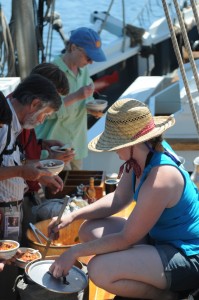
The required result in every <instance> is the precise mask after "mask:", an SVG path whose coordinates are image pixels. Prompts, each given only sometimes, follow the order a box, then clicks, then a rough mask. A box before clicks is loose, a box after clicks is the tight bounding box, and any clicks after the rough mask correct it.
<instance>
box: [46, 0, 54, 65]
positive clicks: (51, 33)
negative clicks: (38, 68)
mask: <svg viewBox="0 0 199 300" xmlns="http://www.w3.org/2000/svg"><path fill="white" fill-rule="evenodd" d="M54 15H55V0H52V5H51V13H50V22H49V28H48V35H47V43H46V54H45V57H46V58H47V56H48V57H49V61H50V60H51V55H52V40H53V21H54ZM46 17H47V14H46ZM49 41H50V46H49ZM49 49H50V50H49ZM48 51H49V53H48Z"/></svg>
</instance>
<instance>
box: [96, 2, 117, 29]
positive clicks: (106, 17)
mask: <svg viewBox="0 0 199 300" xmlns="http://www.w3.org/2000/svg"><path fill="white" fill-rule="evenodd" d="M113 2H114V0H111V3H110V4H109V8H108V10H107V12H106V16H105V18H104V21H103V22H102V24H101V26H100V29H99V31H98V34H100V33H101V32H102V30H103V28H104V25H105V24H106V21H107V19H108V16H109V14H110V10H111V7H112V5H113Z"/></svg>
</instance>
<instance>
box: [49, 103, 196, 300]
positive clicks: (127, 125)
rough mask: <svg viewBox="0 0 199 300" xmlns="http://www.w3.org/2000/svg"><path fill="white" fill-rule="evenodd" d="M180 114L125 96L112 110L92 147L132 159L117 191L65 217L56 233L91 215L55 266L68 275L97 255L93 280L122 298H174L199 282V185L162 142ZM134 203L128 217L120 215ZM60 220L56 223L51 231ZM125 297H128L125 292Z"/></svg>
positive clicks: (91, 272) (92, 268) (57, 272)
mask: <svg viewBox="0 0 199 300" xmlns="http://www.w3.org/2000/svg"><path fill="white" fill-rule="evenodd" d="M174 123H175V120H174V118H173V116H159V117H152V115H151V113H150V110H149V109H148V107H147V106H146V105H145V104H143V103H142V102H140V101H137V100H134V99H120V100H118V101H116V102H115V103H114V104H113V105H112V106H111V107H110V108H109V110H108V113H107V116H106V125H105V130H104V132H103V133H102V134H100V135H99V136H97V137H96V138H94V139H93V140H92V141H91V142H90V143H89V149H90V150H92V151H98V152H102V151H116V153H117V154H118V156H119V158H120V159H121V160H124V161H125V163H124V164H123V165H122V166H121V168H120V174H119V176H121V179H120V182H119V184H118V187H117V189H116V191H115V192H114V193H111V194H107V195H106V196H104V197H103V198H102V199H100V200H98V201H96V202H95V203H93V204H90V205H88V206H86V207H84V208H82V209H80V210H77V211H74V212H72V213H71V214H70V215H66V216H65V217H64V218H63V219H62V222H61V223H60V224H59V225H58V226H57V227H55V228H54V229H53V230H54V232H56V231H58V230H59V229H60V228H62V227H65V226H67V225H68V224H70V223H72V222H73V221H74V220H78V219H86V220H87V221H86V222H84V224H83V225H82V227H81V228H80V232H79V236H80V240H81V241H82V242H81V243H80V244H78V245H75V246H73V247H71V248H70V250H69V251H67V252H65V253H63V254H62V255H61V256H60V257H59V258H58V259H57V260H56V261H55V262H54V263H53V264H52V266H51V267H50V272H51V273H52V274H53V276H55V277H59V276H61V275H62V274H67V272H68V270H69V269H70V267H71V266H72V264H73V263H74V261H75V259H78V258H79V257H81V256H89V255H94V257H93V258H92V259H91V260H90V262H89V264H88V274H89V277H90V278H91V280H92V281H93V282H94V283H95V284H96V285H98V286H100V287H101V288H103V289H105V290H107V291H109V292H111V293H113V294H116V295H118V296H116V299H127V298H133V299H156V300H172V299H173V300H175V299H179V295H180V294H183V293H184V292H186V293H189V292H190V291H192V290H194V289H197V288H198V287H199V201H198V200H199V199H198V189H197V187H196V186H195V185H194V183H193V182H192V181H191V179H190V176H189V173H188V172H187V171H186V170H185V169H184V168H183V167H182V166H181V163H180V160H179V157H178V156H177V155H176V154H175V153H174V152H173V150H172V149H171V147H170V146H169V145H168V144H167V143H166V141H163V138H162V134H163V133H164V131H165V130H167V129H168V128H170V127H171V126H173V125H174ZM133 200H135V201H136V205H135V208H134V209H133V211H132V213H131V214H130V216H129V217H128V219H124V218H119V217H116V216H113V215H114V214H115V213H117V212H119V211H121V210H122V209H123V208H125V207H126V206H127V205H129V204H130V203H131V202H132V201H133ZM54 224H55V219H54V220H52V222H51V223H50V224H49V232H51V229H52V227H53V226H54ZM120 296H121V297H124V298H121V297H120Z"/></svg>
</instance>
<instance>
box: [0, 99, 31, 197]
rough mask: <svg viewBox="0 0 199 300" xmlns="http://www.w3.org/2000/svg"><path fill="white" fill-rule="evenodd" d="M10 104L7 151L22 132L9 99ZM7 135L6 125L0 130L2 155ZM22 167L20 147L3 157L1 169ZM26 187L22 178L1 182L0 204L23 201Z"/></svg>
mask: <svg viewBox="0 0 199 300" xmlns="http://www.w3.org/2000/svg"><path fill="white" fill-rule="evenodd" d="M7 101H8V104H9V106H10V108H11V110H12V123H11V139H10V144H9V145H8V147H7V149H12V148H13V146H14V144H15V142H16V138H17V136H18V135H19V133H20V132H21V130H22V128H21V125H20V123H19V120H18V118H17V115H16V113H15V111H14V108H13V106H12V105H11V103H10V101H9V99H7ZM7 133H8V126H7V125H4V126H3V127H2V128H1V129H0V153H1V152H2V151H3V150H4V147H5V145H6V141H7ZM16 165H21V160H20V151H19V147H18V146H17V147H16V150H15V151H14V152H13V153H12V154H10V155H3V162H2V166H0V167H1V168H3V167H4V166H5V167H9V166H16ZM25 187H26V183H25V181H24V179H23V178H21V177H13V178H10V179H6V180H1V181H0V202H10V201H18V200H22V199H23V195H24V189H25Z"/></svg>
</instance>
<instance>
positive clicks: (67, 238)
mask: <svg viewBox="0 0 199 300" xmlns="http://www.w3.org/2000/svg"><path fill="white" fill-rule="evenodd" d="M50 221H51V220H50V219H48V220H44V221H41V222H38V223H36V224H34V225H35V227H36V228H38V229H39V230H40V231H41V232H42V233H43V234H44V235H45V236H48V233H47V228H48V224H49V223H50ZM82 223H83V220H77V221H74V222H73V223H72V224H70V225H68V226H67V227H65V228H63V229H61V230H60V231H59V239H57V240H56V241H53V242H52V243H51V245H50V247H49V249H48V252H47V254H46V255H47V256H50V255H60V254H62V253H63V252H65V251H66V250H67V249H68V248H70V247H71V246H72V245H74V244H77V243H79V237H78V232H79V228H80V225H81V224H82ZM26 236H27V240H28V246H29V247H30V248H34V249H37V250H39V251H40V252H41V253H43V252H44V249H45V246H46V240H45V239H44V238H42V237H41V236H39V237H40V239H41V241H42V243H39V242H38V241H37V239H36V236H35V234H34V232H33V231H32V229H28V230H27V233H26Z"/></svg>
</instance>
